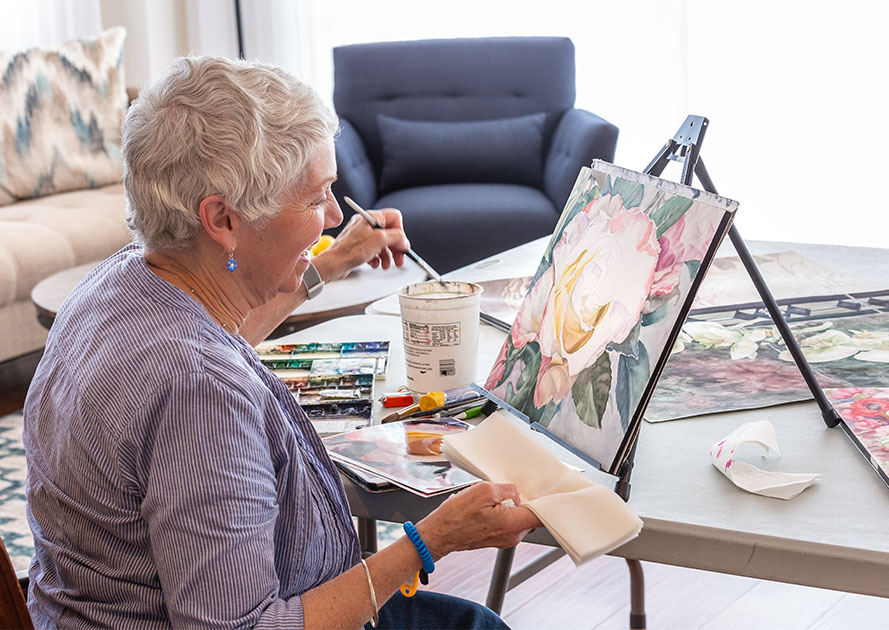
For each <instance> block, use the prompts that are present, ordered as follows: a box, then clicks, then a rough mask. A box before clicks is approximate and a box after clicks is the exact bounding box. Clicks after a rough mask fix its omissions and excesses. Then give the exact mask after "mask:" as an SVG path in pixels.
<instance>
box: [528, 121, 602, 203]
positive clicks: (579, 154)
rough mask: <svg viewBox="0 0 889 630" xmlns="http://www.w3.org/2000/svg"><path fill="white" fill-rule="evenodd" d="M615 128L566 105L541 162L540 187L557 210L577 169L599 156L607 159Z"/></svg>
mask: <svg viewBox="0 0 889 630" xmlns="http://www.w3.org/2000/svg"><path fill="white" fill-rule="evenodd" d="M617 133H618V129H617V127H615V126H614V125H612V124H611V123H610V122H608V121H607V120H605V119H604V118H600V117H599V116H596V115H595V114H591V113H590V112H588V111H584V110H582V109H569V110H568V111H567V112H565V114H564V115H563V116H562V119H561V120H560V121H559V124H558V125H557V126H556V129H555V131H554V132H553V141H552V143H551V145H550V148H549V153H548V154H547V156H546V162H545V163H544V165H543V191H544V192H545V193H546V196H547V197H549V199H550V201H552V202H553V205H554V206H555V207H556V210H557V211H559V212H561V211H562V207H563V206H564V205H565V202H566V201H568V195H570V194H571V188H572V187H573V186H574V182H575V180H576V179H577V173H578V172H579V171H580V168H581V167H583V166H589V165H590V163H591V162H592V161H593V160H594V159H596V158H599V159H600V160H605V161H607V162H611V161H612V160H614V149H615V147H616V146H617Z"/></svg>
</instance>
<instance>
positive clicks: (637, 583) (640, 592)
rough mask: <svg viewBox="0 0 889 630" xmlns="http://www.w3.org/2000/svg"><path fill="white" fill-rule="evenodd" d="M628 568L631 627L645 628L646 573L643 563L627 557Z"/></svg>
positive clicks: (639, 629)
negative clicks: (643, 570) (644, 572)
mask: <svg viewBox="0 0 889 630" xmlns="http://www.w3.org/2000/svg"><path fill="white" fill-rule="evenodd" d="M627 568H629V569H630V628H631V629H632V630H645V627H646V625H647V624H646V622H645V575H644V574H643V572H642V563H641V562H639V561H638V560H630V559H629V558H627Z"/></svg>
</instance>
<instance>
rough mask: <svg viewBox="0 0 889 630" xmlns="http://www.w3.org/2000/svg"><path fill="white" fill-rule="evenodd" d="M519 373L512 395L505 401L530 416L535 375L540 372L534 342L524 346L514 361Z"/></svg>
mask: <svg viewBox="0 0 889 630" xmlns="http://www.w3.org/2000/svg"><path fill="white" fill-rule="evenodd" d="M516 360H517V361H518V362H519V365H520V369H521V373H520V374H519V377H518V379H516V383H515V389H514V390H513V392H512V395H511V396H510V397H509V398H507V399H506V402H508V403H509V404H510V405H512V406H513V407H515V408H516V409H518V410H519V411H521V412H523V413H525V414H526V415H530V414H531V412H532V410H533V409H534V390H535V389H536V388H537V373H538V372H539V371H540V345H539V344H538V343H537V342H536V341H531V342H529V343H527V344H525V345H524V346H523V347H522V348H521V350H519V353H518V357H517V359H516Z"/></svg>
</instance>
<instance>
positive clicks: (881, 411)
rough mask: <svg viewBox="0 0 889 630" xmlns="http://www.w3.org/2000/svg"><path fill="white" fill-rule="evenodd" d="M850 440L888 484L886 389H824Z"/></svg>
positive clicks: (888, 396)
mask: <svg viewBox="0 0 889 630" xmlns="http://www.w3.org/2000/svg"><path fill="white" fill-rule="evenodd" d="M824 393H825V394H827V397H828V399H830V402H831V403H832V404H833V406H834V409H836V410H837V412H838V413H839V414H840V417H842V419H843V422H844V423H845V425H846V427H848V429H849V430H850V431H851V432H852V435H853V436H854V437H853V441H855V440H856V439H857V444H856V446H858V447H859V449H860V450H861V452H862V454H863V455H864V456H865V457H866V458H867V459H868V461H869V462H870V464H871V466H873V468H874V470H876V471H877V474H879V475H880V477H881V478H882V479H883V481H884V482H885V483H887V484H889V387H844V388H837V389H825V390H824Z"/></svg>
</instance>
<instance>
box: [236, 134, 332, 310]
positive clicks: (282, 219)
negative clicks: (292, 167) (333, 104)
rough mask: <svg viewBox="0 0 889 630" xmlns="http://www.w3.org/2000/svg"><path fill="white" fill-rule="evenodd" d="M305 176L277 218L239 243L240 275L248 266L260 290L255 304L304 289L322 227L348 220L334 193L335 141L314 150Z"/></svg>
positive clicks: (251, 230) (253, 290)
mask: <svg viewBox="0 0 889 630" xmlns="http://www.w3.org/2000/svg"><path fill="white" fill-rule="evenodd" d="M306 175H307V176H306V178H305V182H304V184H303V185H302V186H301V187H300V188H299V189H298V190H297V191H296V193H295V194H293V195H292V197H291V199H290V200H289V201H288V202H287V203H286V204H285V206H284V208H282V210H281V211H280V212H279V213H278V214H277V216H275V217H274V218H273V219H271V220H270V221H267V222H265V224H264V225H263V226H262V227H258V228H254V227H253V226H246V228H247V231H248V235H247V238H245V239H242V240H239V242H238V251H237V252H235V257H236V258H238V270H237V271H236V272H235V273H236V274H237V273H241V271H242V270H243V272H244V280H246V281H247V282H248V283H249V287H250V288H249V290H250V291H251V293H255V298H256V303H254V304H252V306H253V307H254V308H255V307H256V306H258V305H259V304H264V303H265V302H268V301H269V300H271V299H272V298H274V297H275V296H276V295H278V293H292V292H294V291H296V290H297V289H299V287H300V284H302V277H303V274H304V273H305V271H306V269H307V268H308V266H309V258H308V256H307V250H308V248H309V247H311V246H312V245H313V244H314V243H315V242H316V241H317V240H318V238H319V237H320V236H321V230H323V229H325V228H328V227H333V226H335V225H339V223H340V222H341V221H342V220H343V213H342V211H341V210H340V207H339V204H338V203H337V202H336V199H334V197H333V194H332V193H331V192H330V186H331V184H332V183H333V182H334V180H335V179H336V158H335V157H334V148H333V140H332V139H330V140H327V141H325V142H324V143H322V144H321V145H319V146H318V148H317V149H316V150H315V153H314V155H313V157H312V159H311V160H310V161H309V167H308V171H307V174H306ZM252 301H254V300H253V299H251V302H252Z"/></svg>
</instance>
